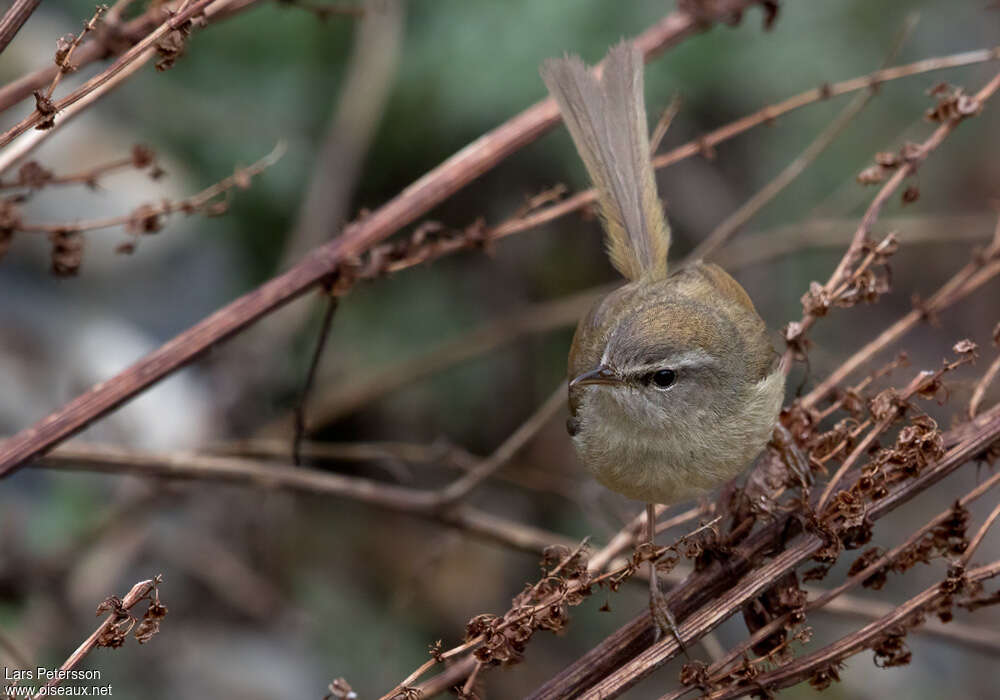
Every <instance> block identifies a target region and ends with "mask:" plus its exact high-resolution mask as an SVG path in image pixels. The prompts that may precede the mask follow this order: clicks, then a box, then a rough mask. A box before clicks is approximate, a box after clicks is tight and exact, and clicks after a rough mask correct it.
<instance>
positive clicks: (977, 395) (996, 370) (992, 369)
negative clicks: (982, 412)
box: [969, 355, 1000, 418]
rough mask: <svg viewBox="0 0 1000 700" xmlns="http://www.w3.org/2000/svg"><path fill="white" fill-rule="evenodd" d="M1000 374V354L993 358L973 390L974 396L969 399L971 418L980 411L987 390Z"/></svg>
mask: <svg viewBox="0 0 1000 700" xmlns="http://www.w3.org/2000/svg"><path fill="white" fill-rule="evenodd" d="M997 375H1000V355H998V356H997V357H996V358H994V359H993V362H991V363H990V366H989V367H988V368H987V369H986V372H984V373H983V376H982V379H980V380H979V381H978V382H976V388H975V389H974V390H973V392H972V398H971V399H970V400H969V418H975V417H976V413H977V412H978V411H979V404H981V403H982V402H983V397H984V396H986V390H987V389H988V388H989V387H990V384H992V383H993V380H994V379H996V378H997Z"/></svg>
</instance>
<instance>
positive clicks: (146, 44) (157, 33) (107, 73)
mask: <svg viewBox="0 0 1000 700" xmlns="http://www.w3.org/2000/svg"><path fill="white" fill-rule="evenodd" d="M229 1H230V0H191V2H190V3H189V2H188V0H184V3H183V4H182V9H180V10H178V11H177V13H176V14H173V15H172V16H171V17H170V19H168V20H167V21H166V22H164V23H163V24H161V25H160V26H159V27H157V28H156V29H154V30H153V31H152V32H150V33H149V34H147V35H146V36H145V37H143V39H142V40H141V41H139V42H138V43H136V44H135V46H133V47H132V48H130V49H129V50H128V51H126V52H125V53H124V54H122V56H121V57H120V58H119V59H118V60H117V61H115V62H114V63H112V64H111V65H110V66H108V67H107V68H106V69H105V70H103V71H101V72H100V73H98V74H97V75H95V76H94V77H93V78H91V79H90V80H88V81H86V82H85V83H84V84H83V85H81V86H80V87H78V88H77V89H75V90H73V91H72V92H71V93H70V94H68V95H66V97H63V98H62V99H60V100H57V101H56V102H50V103H49V104H48V105H46V106H45V108H44V110H42V109H38V108H36V109H35V111H34V112H32V113H31V114H30V115H29V116H27V117H26V118H24V119H22V120H21V121H20V122H18V123H17V124H15V125H14V126H12V127H11V128H10V129H8V130H7V131H5V132H4V133H3V135H2V136H0V148H3V147H4V146H6V145H7V144H9V143H10V142H11V141H13V140H14V139H15V138H17V137H18V136H20V135H21V134H23V133H24V132H26V131H27V130H28V129H32V128H34V127H37V126H39V125H42V124H43V123H45V122H47V121H51V120H52V119H54V118H55V116H56V115H57V114H58V113H59V112H60V111H61V110H63V109H65V108H67V107H69V106H71V105H72V104H74V103H76V102H78V101H80V100H81V99H83V98H84V97H86V96H87V95H88V94H90V93H91V92H93V91H94V90H97V89H99V88H101V87H102V86H103V85H104V84H105V83H107V82H108V81H110V80H112V79H113V78H114V77H115V76H117V75H118V74H119V73H121V72H122V71H124V70H125V69H126V68H127V67H128V66H129V65H130V64H131V63H133V62H134V61H136V60H138V59H140V58H141V57H143V56H145V55H146V52H147V51H148V50H149V49H152V48H153V47H154V46H155V44H156V42H158V41H159V40H160V39H161V38H163V37H164V36H165V35H166V34H167V33H168V32H172V31H175V30H177V29H179V28H181V27H183V26H185V25H186V24H187V23H188V22H189V21H190V20H191V19H192V18H194V17H196V16H198V15H199V14H201V13H202V12H203V11H205V10H206V9H207V8H208V7H209V5H213V4H215V3H218V5H217V8H218V9H222V8H224V7H225V6H226V5H227V4H228V3H229ZM61 70H62V68H61V67H60V68H59V71H60V72H61ZM58 76H59V73H57V74H56V77H55V78H53V80H54V81H56V82H57V81H58Z"/></svg>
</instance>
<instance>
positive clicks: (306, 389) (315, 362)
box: [292, 296, 337, 466]
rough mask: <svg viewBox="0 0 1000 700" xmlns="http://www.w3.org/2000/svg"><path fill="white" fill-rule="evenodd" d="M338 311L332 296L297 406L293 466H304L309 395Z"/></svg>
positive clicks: (328, 301)
mask: <svg viewBox="0 0 1000 700" xmlns="http://www.w3.org/2000/svg"><path fill="white" fill-rule="evenodd" d="M336 311H337V297H334V296H331V297H330V298H329V299H328V300H327V302H326V309H325V310H324V311H323V320H322V322H320V327H319V334H318V335H317V337H316V346H315V347H314V348H313V353H312V357H311V358H310V359H309V369H308V370H306V379H305V382H303V386H302V391H301V392H300V393H299V400H298V401H297V402H296V404H295V411H294V416H295V430H294V434H293V435H292V464H294V465H295V466H299V465H300V464H302V455H301V452H300V450H301V449H302V440H303V438H305V434H306V406H307V405H308V403H309V394H310V392H311V391H312V388H313V383H314V382H315V380H316V370H317V369H318V368H319V361H320V359H321V358H322V357H323V349H324V348H325V347H326V341H327V338H329V336H330V326H331V325H332V324H333V315H334V313H336Z"/></svg>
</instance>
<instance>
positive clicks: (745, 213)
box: [688, 15, 916, 260]
mask: <svg viewBox="0 0 1000 700" xmlns="http://www.w3.org/2000/svg"><path fill="white" fill-rule="evenodd" d="M915 26H916V16H915V15H910V16H908V17H907V18H906V21H905V22H904V23H903V27H902V29H901V30H900V31H899V33H898V35H897V36H896V38H895V39H894V40H893V42H892V46H891V47H890V49H889V52H888V54H887V55H886V58H885V60H884V61H883V62H882V66H883V70H885V66H887V65H888V64H890V63H892V61H893V60H895V58H896V55H897V54H898V53H899V49H900V48H901V47H902V45H903V43H904V42H905V41H906V39H907V37H908V36H909V35H910V33H911V32H912V31H913V28H914V27H915ZM876 94H877V90H876V88H875V86H874V85H873V86H871V87H869V88H868V90H867V91H866V92H864V93H862V94H860V95H856V96H855V97H854V99H852V100H851V101H850V102H849V103H848V104H847V106H846V107H844V109H843V110H841V111H840V113H839V114H838V115H837V116H836V117H834V119H833V121H832V122H830V123H829V124H828V125H827V127H826V128H825V129H823V131H821V132H820V134H819V135H818V136H817V137H816V138H815V139H813V140H812V142H811V143H810V144H809V145H808V146H806V148H805V150H804V151H802V153H800V154H799V155H798V156H797V157H796V158H795V159H794V160H793V161H792V162H791V163H789V164H788V165H787V166H785V168H784V169H783V170H782V171H781V172H780V173H778V175H777V177H775V178H774V179H773V180H771V181H770V182H769V183H767V184H766V185H765V186H764V187H763V188H762V189H760V190H758V191H757V192H756V193H755V194H754V195H753V196H752V197H751V198H750V199H748V200H747V201H746V202H744V203H743V204H742V205H741V206H740V207H739V208H738V209H737V210H736V211H734V212H733V213H732V214H730V215H729V216H727V217H726V218H725V220H723V222H722V223H721V224H719V225H718V226H716V227H715V229H714V230H713V231H712V232H711V233H709V234H708V235H707V236H705V238H703V239H702V240H701V241H700V242H699V243H698V245H696V246H695V248H694V250H692V251H691V253H690V255H688V259H690V260H702V259H704V258H708V257H711V255H712V254H713V253H715V251H717V250H718V249H719V248H721V247H722V246H723V245H725V244H726V242H727V241H729V239H731V238H732V237H733V236H734V235H736V232H737V231H739V230H740V229H741V228H743V226H745V225H746V223H747V222H748V221H750V219H752V218H753V217H754V216H755V215H756V214H757V212H759V211H760V210H761V209H763V208H764V207H765V206H767V204H768V203H769V202H770V201H771V200H773V199H774V198H775V197H777V196H778V195H779V194H780V193H781V192H782V191H783V190H784V189H785V188H786V187H788V186H789V185H790V184H792V183H793V182H794V181H795V180H796V179H797V178H798V176H799V175H801V174H802V173H803V172H805V170H806V168H808V167H809V165H811V164H812V163H813V161H815V160H816V159H817V158H818V157H819V156H820V154H821V153H823V151H825V150H826V149H827V148H829V147H830V145H831V144H832V143H833V142H834V141H836V140H837V137H838V136H840V134H842V133H843V131H844V129H846V128H847V127H848V126H849V125H850V123H851V122H852V121H854V119H855V117H857V116H858V115H859V114H861V111H862V110H863V109H864V108H865V107H867V106H868V103H869V102H871V100H872V98H873V97H875V95H876Z"/></svg>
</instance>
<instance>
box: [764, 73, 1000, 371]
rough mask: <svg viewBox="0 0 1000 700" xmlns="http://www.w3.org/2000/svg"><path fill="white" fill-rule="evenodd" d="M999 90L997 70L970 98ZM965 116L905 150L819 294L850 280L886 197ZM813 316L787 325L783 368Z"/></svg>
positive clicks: (979, 102)
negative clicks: (902, 157) (852, 268)
mask: <svg viewBox="0 0 1000 700" xmlns="http://www.w3.org/2000/svg"><path fill="white" fill-rule="evenodd" d="M998 89H1000V73H997V74H996V75H995V76H994V77H993V79H992V80H990V81H989V82H988V83H987V84H986V85H985V86H984V87H983V88H981V89H980V90H979V92H977V93H976V94H975V96H974V98H973V99H974V100H975V103H976V109H977V110H978V109H981V108H982V105H983V104H984V103H985V102H986V101H987V100H989V99H990V98H991V97H992V96H993V94H994V93H996V91H997V90H998ZM966 116H967V115H961V114H960V115H955V116H953V117H951V118H949V119H947V120H946V121H944V122H943V123H942V124H941V125H940V126H939V127H938V128H937V129H935V130H934V132H933V133H932V134H931V135H930V136H929V137H928V138H927V140H925V141H924V142H923V143H922V144H919V145H917V146H914V147H912V148H908V149H906V150H907V154H906V156H905V158H904V159H903V162H902V163H901V164H900V165H899V166H898V167H897V168H896V171H895V172H894V173H893V175H892V177H891V178H890V179H889V181H888V182H886V183H885V185H884V186H883V187H882V189H880V190H879V192H878V194H877V195H875V199H874V200H872V203H871V205H869V207H868V209H867V211H866V212H865V214H864V216H863V217H862V219H861V223H860V225H859V226H858V228H857V230H856V231H855V232H854V237H853V238H852V239H851V243H850V245H849V246H848V248H847V251H846V252H845V253H844V256H843V257H842V258H841V260H840V262H839V263H838V265H837V267H836V268H835V269H834V271H833V273H832V274H831V275H830V279H829V280H827V282H826V284H825V285H823V287H822V289H821V290H820V292H819V293H821V294H825V295H829V296H831V297H834V296H836V294H837V293H838V289H839V288H840V287H841V285H843V284H845V283H846V282H847V281H848V280H849V279H850V277H851V274H852V273H851V267H852V266H853V265H854V264H856V263H857V262H858V260H859V259H860V258H861V256H862V252H863V250H864V248H865V245H866V241H867V240H868V234H869V233H870V232H871V230H872V226H873V225H874V224H875V220H876V219H877V218H878V216H879V214H880V213H881V211H882V207H883V206H884V205H885V203H886V202H887V201H888V200H889V198H890V197H892V196H893V194H895V192H896V190H897V189H898V188H899V186H900V185H901V184H902V182H903V180H905V179H906V178H907V177H909V176H910V175H912V174H913V173H914V172H916V169H917V167H918V166H919V165H920V164H921V163H922V162H923V161H924V160H925V159H926V158H927V156H929V155H930V154H931V153H932V152H933V151H934V150H935V149H936V148H937V147H938V146H940V145H941V143H942V142H943V141H944V140H945V138H947V136H948V135H949V134H950V133H951V132H952V131H954V130H955V127H956V126H958V124H959V123H961V122H962V121H964V119H965V117H966ZM816 319H817V316H816V315H815V313H813V312H811V311H806V312H805V313H804V315H803V316H802V319H801V320H800V321H798V322H795V323H792V324H789V326H788V328H787V330H786V334H785V335H786V340H787V341H788V344H789V346H788V349H787V350H786V351H785V356H784V366H785V368H786V371H787V370H788V369H789V368H790V367H791V362H790V360H791V359H792V358H793V356H794V355H795V352H796V351H795V348H796V347H800V346H801V343H802V341H803V340H804V336H805V333H806V331H808V330H809V328H810V327H812V325H813V323H815V322H816Z"/></svg>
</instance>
